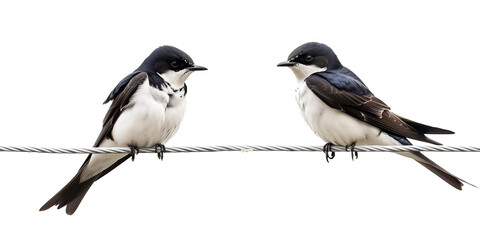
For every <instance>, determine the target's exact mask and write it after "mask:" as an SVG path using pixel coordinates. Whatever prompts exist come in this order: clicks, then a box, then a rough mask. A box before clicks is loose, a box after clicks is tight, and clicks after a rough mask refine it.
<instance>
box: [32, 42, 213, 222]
mask: <svg viewBox="0 0 480 240" xmlns="http://www.w3.org/2000/svg"><path fill="white" fill-rule="evenodd" d="M202 70H207V68H206V67H203V66H200V65H195V64H194V62H193V60H192V58H191V57H190V56H189V55H188V54H186V53H185V52H183V51H182V50H180V49H178V48H176V47H173V46H169V45H164V46H160V47H158V48H156V49H155V50H154V51H153V52H152V53H151V54H150V55H149V56H148V57H147V58H146V59H145V60H144V61H143V63H142V64H141V65H140V66H139V67H138V68H137V69H136V70H135V71H133V72H132V73H130V74H128V75H127V76H126V77H125V78H123V79H122V80H121V81H120V82H119V83H118V85H117V86H116V87H115V88H114V89H113V90H112V91H111V93H110V94H109V95H108V97H107V99H106V100H105V102H104V104H106V103H108V102H110V101H112V103H111V105H110V107H109V109H108V111H107V113H106V115H105V118H104V120H103V127H102V130H101V131H100V134H99V135H98V137H97V140H96V141H95V144H94V147H127V146H128V147H130V149H131V151H130V153H128V154H123V153H122V154H89V155H88V156H87V158H86V160H85V161H84V163H83V164H82V166H81V167H80V169H79V170H78V172H77V173H76V174H75V176H74V177H73V178H72V179H71V180H70V182H68V183H67V184H66V185H65V186H64V187H63V188H62V189H61V190H60V191H59V192H58V193H57V194H55V195H54V196H53V197H52V198H51V199H50V200H48V201H47V202H46V203H45V204H44V205H43V206H42V207H41V208H40V211H44V210H46V209H49V208H50V207H52V206H54V205H58V209H60V208H62V207H64V206H66V213H67V214H68V215H72V214H73V213H74V212H75V211H76V210H77V208H78V206H79V205H80V203H81V201H82V199H83V198H84V196H85V194H86V193H87V191H88V190H89V189H90V187H91V186H92V184H93V183H94V182H95V181H97V180H99V179H100V178H102V177H103V176H105V175H106V174H107V173H109V172H110V171H112V170H113V169H114V168H116V167H117V166H119V165H120V164H122V163H123V162H124V161H125V160H127V159H129V158H130V157H132V160H134V158H135V154H136V153H138V149H139V148H141V147H155V149H156V151H157V153H158V157H159V158H161V159H163V152H164V151H165V147H164V145H163V144H165V143H166V142H167V141H168V140H169V139H170V138H171V137H172V136H173V135H175V133H176V132H177V130H178V128H179V125H180V123H181V121H182V119H183V116H184V112H185V106H186V100H185V97H186V94H187V85H186V84H185V80H186V79H187V78H188V77H189V75H190V74H191V73H192V72H194V71H202Z"/></svg>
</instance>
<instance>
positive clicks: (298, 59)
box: [277, 42, 474, 190]
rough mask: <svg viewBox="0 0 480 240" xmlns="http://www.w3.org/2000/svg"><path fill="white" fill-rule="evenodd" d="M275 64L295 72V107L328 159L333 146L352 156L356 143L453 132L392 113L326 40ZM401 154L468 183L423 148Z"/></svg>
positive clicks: (455, 183)
mask: <svg viewBox="0 0 480 240" xmlns="http://www.w3.org/2000/svg"><path fill="white" fill-rule="evenodd" d="M277 67H288V68H290V69H291V70H292V72H293V73H294V75H295V77H296V79H297V88H296V90H295V98H296V100H297V104H298V107H299V108H300V111H301V114H302V116H303V118H304V120H305V121H306V122H307V124H308V125H309V126H310V128H311V129H312V130H313V132H314V133H315V134H316V135H317V136H319V137H320V138H321V139H322V140H323V141H325V142H326V143H327V144H325V146H324V152H325V151H326V158H327V161H328V159H331V158H333V157H334V155H331V156H329V155H328V150H329V149H331V146H332V145H342V146H346V148H348V147H351V150H352V159H353V151H354V150H353V149H354V147H355V146H356V145H384V146H401V145H412V143H411V142H410V141H409V140H408V139H414V140H418V141H423V142H427V143H431V144H436V145H441V143H439V142H437V141H435V140H433V139H431V138H429V137H427V136H425V134H454V132H452V131H450V130H446V129H442V128H437V127H432V126H428V125H425V124H422V123H418V122H415V121H412V120H410V119H407V118H404V117H401V116H399V115H397V114H395V113H393V112H392V111H391V108H390V107H389V106H388V105H387V104H385V103H384V102H383V101H382V100H380V99H379V98H377V97H375V95H374V94H373V93H372V92H371V91H370V90H369V89H368V87H367V86H366V85H365V84H364V82H363V81H362V80H361V79H360V78H359V77H358V76H357V75H356V74H355V73H354V72H353V71H351V70H350V69H348V68H347V67H344V66H343V65H342V64H341V63H340V61H339V59H338V57H337V55H336V54H335V52H334V51H333V50H332V49H331V48H330V47H329V46H327V45H326V44H323V43H318V42H308V43H305V44H302V45H300V46H299V47H297V48H295V49H294V50H293V51H292V52H291V53H290V55H289V56H288V60H287V61H284V62H280V63H279V64H278V65H277ZM332 154H334V153H332ZM399 154H400V155H403V156H405V157H408V158H412V159H413V160H415V161H417V162H418V163H419V164H421V165H422V166H424V167H425V168H427V169H428V170H430V171H431V172H433V173H434V174H435V175H437V176H438V177H440V178H441V179H443V180H444V181H445V182H447V183H448V184H450V185H451V186H452V187H454V188H456V189H458V190H462V186H463V183H467V184H469V185H472V184H470V183H468V182H466V181H465V180H463V179H461V178H458V177H457V176H455V175H453V174H451V173H450V172H448V171H447V170H445V169H444V168H442V167H440V166H439V165H438V164H436V163H435V162H433V161H432V160H430V159H429V158H428V157H426V156H425V155H424V154H422V153H421V152H400V153H399ZM472 186H474V185H472Z"/></svg>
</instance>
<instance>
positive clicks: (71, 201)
mask: <svg viewBox="0 0 480 240" xmlns="http://www.w3.org/2000/svg"><path fill="white" fill-rule="evenodd" d="M91 156H92V155H91V154H90V155H88V157H87V159H86V160H85V162H84V163H83V165H82V166H81V167H80V169H79V170H78V172H77V174H76V175H75V176H74V177H73V178H72V180H70V182H68V183H67V185H65V186H64V187H63V188H62V189H61V190H60V191H59V192H58V193H57V194H55V195H54V196H53V197H52V198H51V199H50V200H48V201H47V202H46V203H45V204H44V205H43V206H42V207H41V208H40V211H44V210H47V209H49V208H51V207H53V206H55V205H58V209H60V208H62V207H65V206H67V209H66V212H67V214H68V215H72V214H73V213H74V212H75V211H76V210H77V208H78V206H79V205H80V203H81V202H82V200H83V197H85V194H87V192H88V190H89V189H90V187H91V186H92V184H93V183H94V182H95V181H97V180H98V179H100V178H101V177H103V176H105V174H107V173H109V172H110V171H112V170H113V169H114V168H116V167H118V166H119V165H120V164H122V163H123V162H125V160H127V159H128V158H130V157H131V154H127V155H125V156H123V157H122V158H120V159H119V160H117V161H116V162H115V163H114V164H112V165H111V166H109V167H108V168H106V169H105V170H103V171H102V172H100V173H99V174H97V175H95V176H93V177H91V178H89V179H87V180H85V181H83V182H80V175H81V173H82V172H83V170H84V169H85V168H86V167H87V165H88V162H89V161H90V158H91Z"/></svg>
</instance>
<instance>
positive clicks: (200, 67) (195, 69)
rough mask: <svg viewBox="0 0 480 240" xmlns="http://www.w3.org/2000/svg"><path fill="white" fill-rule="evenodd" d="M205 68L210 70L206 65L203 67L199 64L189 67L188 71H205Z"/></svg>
mask: <svg viewBox="0 0 480 240" xmlns="http://www.w3.org/2000/svg"><path fill="white" fill-rule="evenodd" d="M204 70H208V69H207V68H206V67H202V66H199V65H194V66H193V67H189V68H188V71H204Z"/></svg>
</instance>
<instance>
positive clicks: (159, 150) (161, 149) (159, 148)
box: [155, 143, 167, 161]
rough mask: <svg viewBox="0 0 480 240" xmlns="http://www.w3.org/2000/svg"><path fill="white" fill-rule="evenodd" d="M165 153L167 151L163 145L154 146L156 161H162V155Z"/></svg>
mask: <svg viewBox="0 0 480 240" xmlns="http://www.w3.org/2000/svg"><path fill="white" fill-rule="evenodd" d="M166 151H167V150H166V149H165V145H163V144H161V143H157V144H155V152H156V153H157V157H158V159H160V160H162V161H163V154H164V153H165V152H166Z"/></svg>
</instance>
